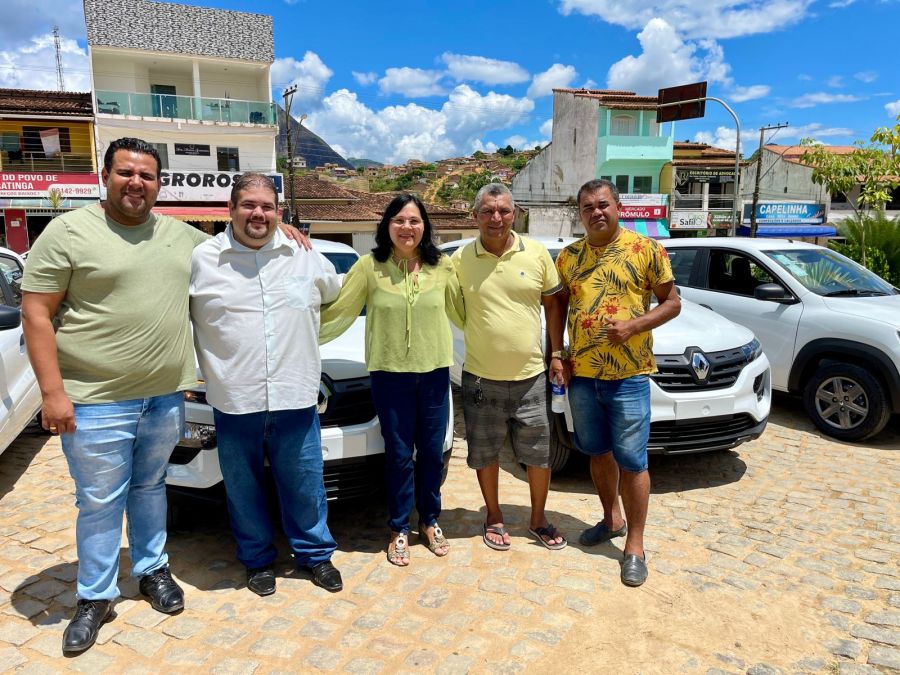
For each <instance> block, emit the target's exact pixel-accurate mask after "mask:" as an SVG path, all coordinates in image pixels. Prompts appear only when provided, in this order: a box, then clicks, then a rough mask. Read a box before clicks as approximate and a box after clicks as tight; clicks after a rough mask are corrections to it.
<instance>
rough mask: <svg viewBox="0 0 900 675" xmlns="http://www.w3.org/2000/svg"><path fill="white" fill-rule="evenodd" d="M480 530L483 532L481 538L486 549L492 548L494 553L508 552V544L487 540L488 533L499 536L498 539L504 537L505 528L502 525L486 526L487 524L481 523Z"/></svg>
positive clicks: (505, 533)
mask: <svg viewBox="0 0 900 675" xmlns="http://www.w3.org/2000/svg"><path fill="white" fill-rule="evenodd" d="M481 529H482V530H483V532H484V533H483V534H482V535H481V538H482V539H483V540H484V545H485V546H487V547H488V548H492V549H494V550H495V551H508V550H509V544H498V543H497V542H495V541H491V540H490V539H488V533H490V534H496V535H499V536H500V537H505V536H506V535H507V534H508V533H507V531H506V528H505V527H504V526H503V525H488V524H487V523H483V524H482V526H481Z"/></svg>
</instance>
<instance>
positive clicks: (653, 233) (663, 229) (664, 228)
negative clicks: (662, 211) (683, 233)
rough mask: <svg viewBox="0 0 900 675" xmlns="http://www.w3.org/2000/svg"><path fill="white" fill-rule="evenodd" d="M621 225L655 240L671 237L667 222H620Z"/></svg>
mask: <svg viewBox="0 0 900 675" xmlns="http://www.w3.org/2000/svg"><path fill="white" fill-rule="evenodd" d="M619 225H621V226H622V227H624V228H626V229H628V230H632V231H634V232H637V233H638V234H643V235H644V236H645V237H652V238H653V239H665V238H667V237H668V236H669V224H668V222H667V221H665V220H620V221H619Z"/></svg>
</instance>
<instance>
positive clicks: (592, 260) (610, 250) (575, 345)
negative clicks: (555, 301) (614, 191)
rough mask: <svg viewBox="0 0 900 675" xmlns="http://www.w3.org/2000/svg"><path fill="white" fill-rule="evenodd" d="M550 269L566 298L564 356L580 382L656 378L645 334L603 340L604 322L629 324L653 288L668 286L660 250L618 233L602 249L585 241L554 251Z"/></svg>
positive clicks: (668, 271) (666, 267) (628, 233)
mask: <svg viewBox="0 0 900 675" xmlns="http://www.w3.org/2000/svg"><path fill="white" fill-rule="evenodd" d="M556 269H557V270H558V271H559V278H560V281H561V282H562V284H563V288H564V289H565V290H566V291H567V292H568V293H569V317H568V327H569V351H570V353H571V357H572V371H573V374H574V375H577V376H580V377H593V378H595V379H600V380H622V379H625V378H626V377H631V376H633V375H643V374H648V373H654V372H656V361H655V360H654V358H653V336H652V334H651V332H650V331H646V332H644V333H638V334H636V335H632V336H631V337H630V338H629V339H628V340H627V341H626V342H625V343H624V344H619V345H617V344H612V343H611V342H609V340H608V339H607V336H606V333H607V327H606V322H607V320H609V319H633V318H635V317H638V316H642V315H643V314H645V313H646V312H647V310H648V309H649V308H650V298H651V294H652V292H653V291H652V289H653V287H654V286H658V285H659V284H664V283H666V282H668V281H672V280H673V279H674V277H673V276H672V265H671V264H670V263H669V256H668V254H667V253H666V249H665V248H663V247H662V246H661V245H660V244H659V243H658V242H657V241H655V240H653V239H650V238H649V237H645V236H643V235H640V234H637V233H635V232H632V231H631V230H627V229H625V228H622V229H621V231H620V232H619V236H618V237H616V239H615V240H614V241H613V242H611V243H610V244H608V245H607V246H601V247H595V246H590V245H589V244H588V243H587V239H581V240H579V241H576V242H575V243H574V244H571V245H569V246H567V247H566V248H564V249H563V250H562V251H560V253H559V256H558V257H557V258H556Z"/></svg>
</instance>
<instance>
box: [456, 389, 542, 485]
mask: <svg viewBox="0 0 900 675" xmlns="http://www.w3.org/2000/svg"><path fill="white" fill-rule="evenodd" d="M548 386H549V385H548V383H547V375H546V373H541V374H539V375H535V376H534V377H531V378H528V379H527V380H520V381H515V382H511V381H505V380H488V379H486V378H484V377H476V376H475V375H472V374H471V373H467V372H466V371H463V374H462V400H463V413H464V415H465V418H466V443H467V444H468V446H469V457H468V464H469V467H470V468H472V469H484V468H485V467H488V466H490V465H491V464H496V463H497V462H498V461H499V460H500V450H501V449H502V448H503V444H504V442H505V441H506V434H507V433H509V437H510V441H512V448H513V452H514V453H515V455H516V458H517V459H518V461H519V462H521V463H523V464H526V465H527V466H533V467H536V468H539V469H546V468H548V467H549V466H550V426H549V418H548V403H547V388H548Z"/></svg>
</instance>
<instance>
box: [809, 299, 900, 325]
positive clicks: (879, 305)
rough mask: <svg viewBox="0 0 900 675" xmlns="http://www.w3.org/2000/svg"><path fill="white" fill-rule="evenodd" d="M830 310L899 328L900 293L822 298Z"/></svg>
mask: <svg viewBox="0 0 900 675" xmlns="http://www.w3.org/2000/svg"><path fill="white" fill-rule="evenodd" d="M822 301H823V302H824V303H825V306H826V307H827V308H828V309H829V310H831V311H832V312H840V313H841V314H847V315H848V316H855V317H858V318H862V319H874V320H875V321H881V322H883V323H886V324H890V325H891V326H895V327H898V328H900V295H879V296H875V297H872V298H822Z"/></svg>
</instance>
